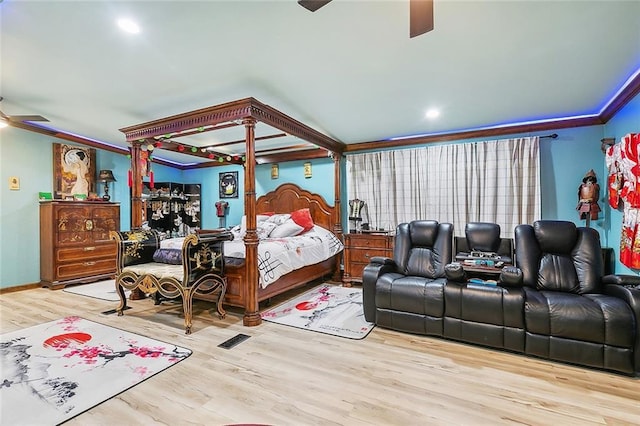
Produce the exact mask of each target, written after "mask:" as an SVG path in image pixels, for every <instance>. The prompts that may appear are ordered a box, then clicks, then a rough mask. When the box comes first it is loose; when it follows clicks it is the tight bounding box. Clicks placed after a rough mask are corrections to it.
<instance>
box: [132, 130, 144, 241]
mask: <svg viewBox="0 0 640 426" xmlns="http://www.w3.org/2000/svg"><path fill="white" fill-rule="evenodd" d="M140 145H141V143H140V142H133V141H132V142H131V150H130V151H131V172H130V173H131V229H137V228H140V227H141V226H142V174H141V173H140Z"/></svg>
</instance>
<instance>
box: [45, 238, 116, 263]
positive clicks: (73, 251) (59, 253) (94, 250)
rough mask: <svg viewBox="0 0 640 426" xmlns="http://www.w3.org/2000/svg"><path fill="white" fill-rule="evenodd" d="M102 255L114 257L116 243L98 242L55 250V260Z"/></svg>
mask: <svg viewBox="0 0 640 426" xmlns="http://www.w3.org/2000/svg"><path fill="white" fill-rule="evenodd" d="M102 257H113V258H114V259H115V257H116V243H115V241H113V242H111V243H110V244H99V245H91V246H84V247H68V248H59V249H57V250H56V260H57V261H58V262H73V261H79V260H86V261H90V260H94V259H96V258H102Z"/></svg>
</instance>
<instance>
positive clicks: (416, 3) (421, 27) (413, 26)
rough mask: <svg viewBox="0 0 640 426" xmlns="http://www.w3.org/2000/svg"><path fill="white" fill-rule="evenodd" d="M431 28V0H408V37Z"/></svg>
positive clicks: (426, 31)
mask: <svg viewBox="0 0 640 426" xmlns="http://www.w3.org/2000/svg"><path fill="white" fill-rule="evenodd" d="M431 30H433V0H409V38H413V37H416V36H419V35H421V34H424V33H428V32H429V31H431Z"/></svg>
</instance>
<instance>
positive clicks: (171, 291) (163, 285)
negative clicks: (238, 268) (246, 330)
mask: <svg viewBox="0 0 640 426" xmlns="http://www.w3.org/2000/svg"><path fill="white" fill-rule="evenodd" d="M136 288H139V289H141V290H142V291H143V292H145V293H146V294H153V293H155V292H158V293H160V294H161V295H162V296H164V297H166V298H168V299H174V298H176V297H181V298H182V308H183V311H184V327H185V334H191V325H192V319H193V295H194V294H196V293H198V294H210V293H213V292H216V291H219V292H220V293H219V295H218V299H217V301H216V308H217V310H218V317H219V318H220V319H223V318H224V317H225V316H226V312H225V310H224V308H223V307H222V301H223V300H224V296H225V293H226V291H227V279H226V278H225V277H221V276H219V275H216V274H206V275H204V276H202V277H200V278H198V279H197V280H196V281H195V282H194V283H192V284H190V285H187V286H183V285H182V283H180V282H178V281H177V280H176V279H174V278H161V279H160V280H158V279H157V278H156V277H155V276H154V275H142V276H138V275H137V274H134V273H130V272H123V273H121V274H120V275H119V276H117V277H116V290H117V292H118V296H119V297H120V305H119V306H118V308H117V309H116V312H117V313H118V316H122V315H124V310H125V309H126V307H127V299H126V296H125V294H124V290H125V289H127V290H132V291H133V290H134V289H136Z"/></svg>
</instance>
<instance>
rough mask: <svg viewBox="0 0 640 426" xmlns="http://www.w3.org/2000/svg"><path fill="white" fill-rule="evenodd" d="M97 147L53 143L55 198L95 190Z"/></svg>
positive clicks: (63, 197) (84, 193) (86, 193)
mask: <svg viewBox="0 0 640 426" xmlns="http://www.w3.org/2000/svg"><path fill="white" fill-rule="evenodd" d="M95 180H96V150H95V148H90V147H83V146H77V145H68V144H62V143H54V144H53V185H54V191H53V194H54V198H55V199H68V197H71V199H73V197H74V196H76V195H84V196H88V195H89V193H90V192H95V185H96V182H95Z"/></svg>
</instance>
